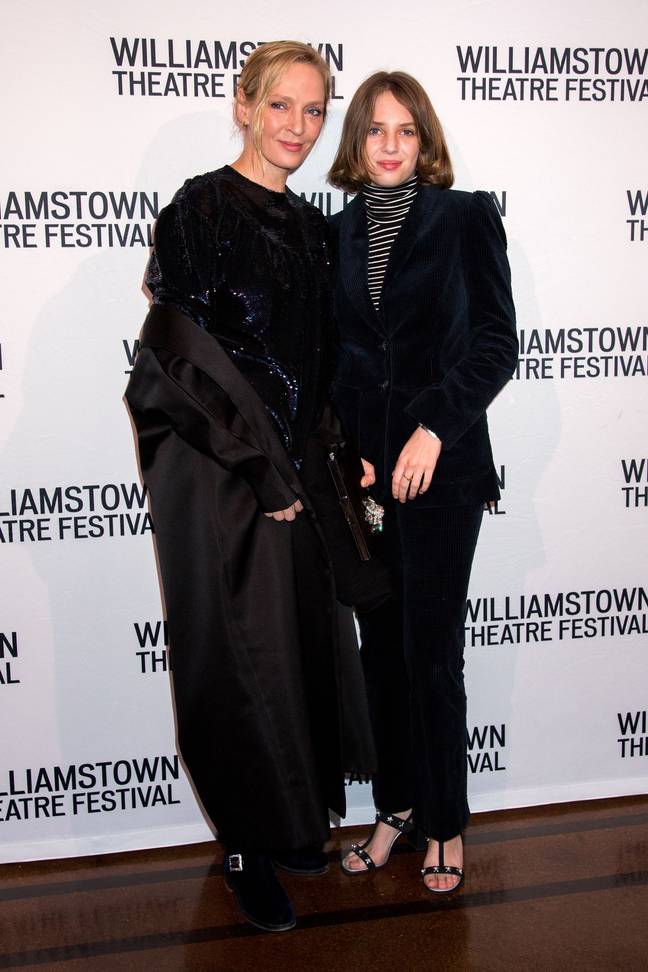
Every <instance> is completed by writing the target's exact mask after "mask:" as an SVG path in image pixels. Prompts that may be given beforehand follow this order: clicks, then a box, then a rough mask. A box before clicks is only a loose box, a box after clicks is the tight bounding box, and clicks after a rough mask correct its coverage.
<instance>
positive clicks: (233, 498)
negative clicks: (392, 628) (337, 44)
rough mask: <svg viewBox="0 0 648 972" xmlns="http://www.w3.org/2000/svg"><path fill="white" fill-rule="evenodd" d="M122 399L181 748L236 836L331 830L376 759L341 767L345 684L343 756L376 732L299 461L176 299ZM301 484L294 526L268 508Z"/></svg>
mask: <svg viewBox="0 0 648 972" xmlns="http://www.w3.org/2000/svg"><path fill="white" fill-rule="evenodd" d="M126 398H127V401H128V405H129V407H130V410H131V414H132V416H133V419H134V421H135V424H136V427H137V432H138V439H139V455H140V463H141V469H142V475H143V478H144V481H145V483H146V485H147V487H148V490H149V495H150V502H151V509H152V514H153V521H154V524H155V531H156V540H157V549H158V556H159V562H160V569H161V575H162V582H163V587H164V596H165V601H166V610H167V615H168V622H169V636H170V646H171V650H170V660H171V669H172V672H173V683H174V695H175V703H176V711H177V724H178V742H179V748H180V751H181V753H182V755H183V758H184V760H185V763H186V764H187V767H188V769H189V772H190V773H191V775H192V777H193V780H194V783H195V785H196V789H197V791H198V794H199V796H200V798H201V800H202V802H203V805H204V807H205V810H206V811H207V813H208V815H209V816H210V817H211V819H212V820H213V822H214V824H215V825H216V827H217V829H218V831H219V835H220V836H221V838H222V839H223V840H224V841H225V842H226V843H228V844H230V845H231V846H234V847H238V848H244V847H260V848H277V849H278V848H296V847H301V846H303V845H305V844H308V843H317V842H322V841H324V840H325V839H326V837H327V834H328V814H327V807H330V808H331V809H333V810H334V811H335V812H336V813H338V814H340V815H343V814H344V808H345V793H344V785H343V782H344V778H343V771H344V769H347V770H353V769H356V770H361V771H362V770H366V769H369V770H371V768H372V765H367V764H366V763H365V765H364V766H363V765H349V762H348V761H347V765H346V766H344V767H343V755H342V750H343V735H344V732H345V728H346V727H344V726H343V719H344V711H343V710H345V709H346V711H347V715H348V714H349V713H348V709H349V708H350V705H349V704H347V705H346V706H345V704H344V702H343V701H342V695H343V694H344V693H345V692H346V693H347V694H350V693H355V698H353V699H352V700H351V703H350V704H351V705H352V706H353V711H352V713H351V715H352V716H353V717H355V722H354V720H353V719H352V720H351V721H352V722H354V724H353V726H352V727H351V732H354V733H355V736H354V737H353V741H354V743H355V744H356V752H355V754H354V756H351V754H349V753H347V754H346V755H347V757H348V758H350V759H351V760H353V759H354V758H355V756H358V755H360V758H361V759H362V758H364V756H367V753H368V750H367V749H365V750H364V753H362V752H361V750H362V747H363V746H366V743H367V740H368V739H369V738H370V737H369V729H368V717H367V715H366V710H364V706H365V705H366V703H365V702H364V696H363V688H362V686H361V684H360V680H361V677H362V676H361V672H360V667H359V661H355V660H354V659H353V657H351V656H349V654H348V653H347V654H345V655H344V657H340V650H341V645H342V646H344V642H343V641H340V640H338V638H337V616H336V612H335V600H334V587H333V579H332V575H331V570H330V565H329V561H328V558H327V552H326V549H325V545H324V542H323V538H322V536H321V534H320V531H319V528H318V525H317V522H316V519H315V517H314V515H313V513H312V510H311V507H310V504H309V500H308V497H307V496H306V495H305V492H304V489H303V487H302V484H301V482H300V480H299V478H298V476H297V473H296V470H295V467H294V465H293V463H291V462H290V460H289V458H288V455H287V453H286V451H285V449H284V448H283V446H282V444H281V442H280V440H279V437H278V436H277V433H276V430H275V428H274V425H273V423H272V420H271V419H270V418H269V416H268V413H267V410H266V408H265V406H264V403H263V402H262V401H261V399H260V398H259V397H258V396H257V394H256V393H255V392H254V390H253V389H252V388H251V386H250V385H249V383H248V382H247V381H246V380H245V378H244V377H243V375H242V374H241V373H240V371H239V370H238V369H237V368H236V366H235V365H234V364H233V363H232V361H231V360H230V358H229V356H228V355H227V354H226V353H225V352H224V351H223V349H222V348H221V347H220V346H219V344H218V342H217V341H215V340H214V338H212V337H211V335H210V334H208V333H207V332H206V331H205V330H203V329H201V328H200V327H196V325H195V323H194V322H193V321H191V320H190V319H189V318H187V317H186V316H185V315H184V314H182V313H181V312H180V311H178V310H177V309H176V308H174V307H171V306H154V307H153V308H152V309H151V311H150V312H149V315H148V317H147V320H146V322H145V325H144V328H143V330H142V334H141V343H140V350H139V352H138V355H137V359H136V362H135V367H134V369H133V372H132V375H131V378H130V381H129V384H128V388H127V392H126ZM296 497H299V498H301V500H302V503H303V504H304V506H305V512H303V513H301V514H299V516H298V517H297V519H296V520H295V522H294V523H292V524H288V523H281V522H277V521H275V520H273V519H270V518H268V517H266V516H264V515H263V513H262V512H261V510H262V509H284V508H285V507H287V506H288V505H289V504H290V503H292V502H294V500H295V498H296ZM355 655H356V656H357V649H356V651H355ZM349 666H350V667H349ZM341 672H344V680H345V681H344V685H343V686H340V684H339V683H340V680H341V678H342V675H341ZM357 717H359V719H358V718H357ZM349 738H350V737H349V736H348V735H347V741H348V740H349ZM368 758H369V759H370V760H371V759H373V754H372V753H371V754H370V755H369V756H368Z"/></svg>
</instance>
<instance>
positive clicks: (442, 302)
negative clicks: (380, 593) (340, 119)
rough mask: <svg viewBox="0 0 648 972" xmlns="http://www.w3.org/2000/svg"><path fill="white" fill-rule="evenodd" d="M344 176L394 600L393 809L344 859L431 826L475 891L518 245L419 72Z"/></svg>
mask: <svg viewBox="0 0 648 972" xmlns="http://www.w3.org/2000/svg"><path fill="white" fill-rule="evenodd" d="M329 178H330V181H331V182H332V184H333V185H335V186H337V187H339V188H340V189H345V190H347V191H349V192H355V193H357V195H356V198H355V199H354V200H353V201H352V202H351V203H350V204H349V205H348V206H347V207H346V208H345V209H344V211H343V212H342V213H340V214H337V215H336V216H335V217H334V218H333V223H334V225H335V228H336V230H337V234H338V252H339V272H338V281H337V286H336V290H335V316H336V320H337V325H338V330H339V342H340V347H339V360H338V366H337V371H336V375H335V380H334V386H333V389H334V391H333V400H334V404H335V406H336V408H337V411H338V414H339V415H340V417H341V419H342V421H343V424H344V426H345V429H346V432H347V434H348V435H349V436H351V437H353V438H355V439H356V440H357V443H358V445H359V448H360V452H361V455H362V456H363V462H364V465H365V477H364V480H363V483H364V485H366V486H370V487H371V492H372V494H373V496H374V498H375V499H376V500H377V501H378V502H379V503H382V504H384V507H385V513H384V523H383V531H382V533H380V534H377V535H376V540H375V549H376V553H377V554H379V555H380V556H382V557H383V558H384V559H385V561H386V562H387V563H388V564H389V566H390V568H391V571H392V576H393V583H394V588H395V591H396V594H395V595H394V597H393V598H392V599H391V600H390V601H389V602H387V603H385V604H383V605H382V606H381V607H379V608H378V609H376V610H374V611H372V612H371V613H369V614H365V615H363V616H361V617H360V618H359V623H360V630H361V638H362V659H363V666H364V671H365V678H366V682H367V692H368V696H369V706H370V713H371V719H372V725H373V729H374V737H375V740H376V746H377V752H378V773H377V774H376V775H375V777H374V781H373V792H374V802H375V805H376V808H377V811H378V812H377V815H376V825H375V827H374V830H373V832H372V834H371V836H370V837H369V839H368V840H367V841H365V843H364V844H362V845H360V846H358V845H353V847H352V849H351V850H350V851H349V853H348V854H347V855H346V856H345V857H344V859H343V862H342V867H343V869H344V871H345V872H346V873H347V874H350V875H358V874H363V873H367V872H368V871H372V870H374V869H375V868H377V867H382V866H383V865H384V864H386V863H387V860H388V858H389V853H390V850H391V847H392V845H393V843H394V841H395V840H396V839H398V837H399V836H400V835H401V833H404V832H408V831H411V830H412V829H413V828H414V827H416V828H418V830H419V831H420V833H421V834H422V835H423V836H424V837H425V838H426V854H425V859H424V861H423V870H422V874H423V883H424V885H425V888H426V889H427V890H428V891H431V892H435V893H447V892H449V891H453V890H456V888H458V887H459V885H460V884H461V883H462V881H463V849H462V838H461V834H462V831H463V830H464V828H465V826H466V824H467V821H468V815H469V810H468V802H467V766H466V695H465V689H464V677H463V667H464V660H463V649H464V617H465V604H466V597H467V590H468V582H469V578H470V570H471V565H472V560H473V555H474V551H475V546H476V543H477V537H478V534H479V529H480V524H481V520H482V515H483V508H484V503H485V502H489V501H493V500H496V499H497V498H498V496H499V490H498V483H497V477H496V474H495V468H494V465H493V458H492V453H491V445H490V441H489V434H488V425H487V420H486V409H487V407H488V405H489V404H490V403H491V401H492V400H493V398H494V397H495V396H496V395H497V393H498V392H499V391H500V390H501V388H502V387H503V386H504V385H505V384H506V382H507V381H508V380H509V378H510V377H511V375H512V373H513V370H514V367H515V362H516V357H517V338H516V331H515V312H514V307H513V301H512V296H511V285H510V272H509V265H508V261H507V257H506V237H505V233H504V229H503V227H502V222H501V220H500V217H499V214H498V212H497V209H496V207H495V205H494V203H493V201H492V199H491V197H490V196H489V195H488V193H486V192H473V193H470V192H457V191H453V190H451V189H450V187H451V186H452V183H453V172H452V165H451V162H450V157H449V153H448V148H447V145H446V142H445V138H444V135H443V130H442V128H441V125H440V123H439V120H438V118H437V116H436V113H435V111H434V109H433V107H432V105H431V103H430V100H429V98H428V96H427V94H426V93H425V91H424V90H423V88H422V87H421V85H420V84H419V82H418V81H416V80H415V79H414V78H413V77H411V76H410V75H408V74H405V73H403V72H400V71H397V72H394V73H388V72H385V71H380V72H378V73H376V74H373V75H372V76H371V77H370V78H368V79H367V80H366V81H365V82H364V83H363V84H361V85H360V87H359V89H358V90H357V92H356V93H355V95H354V96H353V98H352V100H351V103H350V105H349V108H348V110H347V114H346V118H345V121H344V127H343V131H342V139H341V144H340V147H339V150H338V153H337V156H336V158H335V161H334V163H333V167H332V169H331V172H330V176H329Z"/></svg>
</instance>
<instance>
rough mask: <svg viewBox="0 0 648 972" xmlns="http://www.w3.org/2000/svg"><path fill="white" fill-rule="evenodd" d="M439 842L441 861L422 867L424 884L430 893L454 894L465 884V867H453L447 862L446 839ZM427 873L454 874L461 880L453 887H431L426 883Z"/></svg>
mask: <svg viewBox="0 0 648 972" xmlns="http://www.w3.org/2000/svg"><path fill="white" fill-rule="evenodd" d="M438 843H439V863H438V864H432V865H431V866H430V867H423V868H421V875H422V879H423V886H424V888H425V890H426V891H429V892H430V894H452V893H453V891H458V890H459V888H460V887H461V885H462V884H463V879H464V872H463V868H462V867H453V866H452V865H451V864H445V863H444V857H443V844H444V841H442V840H440V841H439V842H438ZM426 874H453V875H454V876H455V877H458V878H459V880H458V881H457V883H456V884H453V885H452V887H451V888H431V887H430V886H429V885H427V884H426V883H425V875H426Z"/></svg>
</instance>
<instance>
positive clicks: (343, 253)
mask: <svg viewBox="0 0 648 972" xmlns="http://www.w3.org/2000/svg"><path fill="white" fill-rule="evenodd" d="M368 255H369V237H368V235H367V217H366V215H365V209H364V204H363V202H362V199H361V198H360V196H356V198H355V199H354V200H353V202H351V203H349V205H348V206H347V207H346V209H345V210H344V213H343V215H342V223H341V226H340V278H341V280H342V285H343V286H344V289H345V291H346V292H347V294H348V296H349V299H350V300H351V303H352V304H353V306H354V307H355V308H356V310H357V311H358V312H359V313H360V314H361V315H362V317H363V318H364V319H365V320H366V322H367V324H369V326H370V327H372V328H373V329H374V330H376V331H380V332H382V330H383V327H382V324H381V321H380V318H379V316H378V314H377V312H376V309H375V307H374V305H373V301H372V300H371V296H370V294H369V286H368V284H367V260H368Z"/></svg>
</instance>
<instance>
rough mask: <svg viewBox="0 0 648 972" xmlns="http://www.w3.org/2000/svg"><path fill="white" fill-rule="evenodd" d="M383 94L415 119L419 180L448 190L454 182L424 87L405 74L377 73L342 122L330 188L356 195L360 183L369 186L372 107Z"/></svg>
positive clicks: (443, 137)
mask: <svg viewBox="0 0 648 972" xmlns="http://www.w3.org/2000/svg"><path fill="white" fill-rule="evenodd" d="M383 91H391V93H392V94H393V96H394V98H396V100H397V101H400V103H401V105H403V107H404V108H407V110H408V111H409V112H410V113H411V115H412V118H413V119H414V122H415V124H416V132H417V135H418V140H419V146H420V148H419V157H418V160H417V163H416V174H417V175H418V177H419V180H420V181H421V182H423V183H425V182H427V183H432V184H433V185H437V186H440V187H441V188H442V189H449V188H450V186H451V185H452V183H453V182H454V173H453V171H452V162H451V161H450V153H449V152H448V146H447V145H446V140H445V136H444V134H443V128H442V127H441V122H440V121H439V119H438V117H437V114H436V112H435V110H434V108H433V107H432V102H431V101H430V99H429V98H428V96H427V94H426V93H425V89H424V88H423V86H422V85H421V84H420V83H419V82H418V81H417V80H416V78H413V77H412V76H411V74H405V72H404V71H393V72H391V73H390V72H388V71H378V72H376V74H372V75H371V77H369V78H367V80H366V81H363V82H362V84H361V85H360V87H359V88H358V90H357V91H356V93H355V94H354V96H353V98H352V99H351V102H350V104H349V107H348V109H347V113H346V116H345V118H344V125H343V126H342V137H341V139H340V146H339V148H338V150H337V155H336V156H335V159H334V161H333V165H332V166H331V171H330V172H329V176H328V178H329V182H330V183H331V185H333V186H337V188H338V189H345V190H346V191H348V192H358V190H359V189H361V188H362V185H363V183H365V182H371V176H370V175H369V172H368V168H367V159H366V154H365V146H366V142H367V134H368V132H369V129H370V127H371V122H372V120H373V113H374V104H375V102H376V98H377V97H378V95H379V94H382V92H383Z"/></svg>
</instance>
